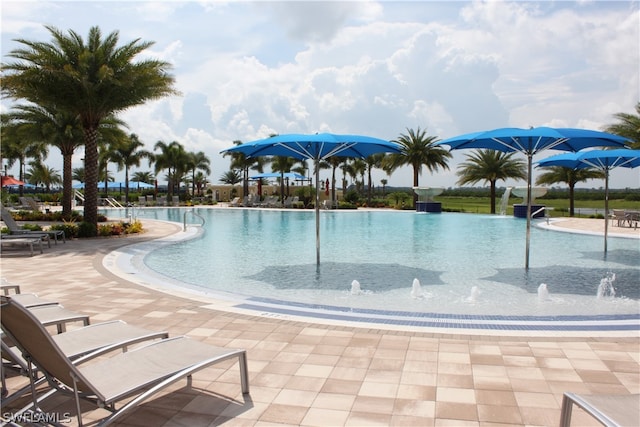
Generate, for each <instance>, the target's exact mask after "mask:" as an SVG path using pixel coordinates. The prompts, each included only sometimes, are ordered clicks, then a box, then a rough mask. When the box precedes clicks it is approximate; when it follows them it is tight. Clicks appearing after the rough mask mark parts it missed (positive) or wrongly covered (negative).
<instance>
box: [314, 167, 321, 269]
mask: <svg viewBox="0 0 640 427" xmlns="http://www.w3.org/2000/svg"><path fill="white" fill-rule="evenodd" d="M314 169H315V171H314V172H315V173H316V202H315V209H316V268H320V193H319V191H320V190H319V189H320V178H319V175H320V159H318V158H317V157H316V158H315V161H314Z"/></svg>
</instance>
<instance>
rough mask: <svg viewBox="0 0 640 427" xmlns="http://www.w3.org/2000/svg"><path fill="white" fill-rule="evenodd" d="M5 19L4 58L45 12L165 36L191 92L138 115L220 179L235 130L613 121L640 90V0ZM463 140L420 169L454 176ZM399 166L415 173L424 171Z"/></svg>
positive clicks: (51, 9) (279, 6) (292, 5)
mask: <svg viewBox="0 0 640 427" xmlns="http://www.w3.org/2000/svg"><path fill="white" fill-rule="evenodd" d="M1 19H2V22H1V24H2V25H1V28H2V53H3V56H4V57H3V61H4V60H6V54H7V52H8V51H9V50H10V49H13V48H15V47H16V45H15V44H14V43H13V42H12V41H11V40H12V39H15V38H17V37H25V38H27V39H34V40H49V35H48V33H47V32H46V30H44V28H43V27H42V25H43V24H45V23H46V24H52V25H54V26H56V27H57V28H60V29H62V30H65V31H66V30H67V29H73V30H75V31H77V32H78V33H79V34H81V35H84V34H86V33H87V31H88V29H89V27H90V26H93V25H98V26H100V28H102V29H103V32H104V34H107V33H109V32H111V31H114V30H118V31H119V32H120V41H121V43H124V42H128V41H131V40H133V39H135V38H140V39H141V40H145V41H146V40H152V41H155V42H156V43H155V44H154V45H153V46H152V47H151V48H150V49H148V51H147V52H145V53H144V57H145V58H146V57H154V58H158V59H162V60H165V61H168V62H170V63H171V64H173V66H174V69H173V73H174V75H175V77H176V88H177V89H178V90H179V91H180V92H181V93H182V96H181V97H172V98H170V99H164V100H158V101H154V102H151V103H148V104H146V105H144V106H140V107H136V108H134V109H132V110H130V111H127V112H126V113H125V114H123V118H124V120H125V121H127V122H128V123H129V124H130V126H131V129H130V130H131V131H132V132H135V133H137V134H138V135H139V136H140V137H141V140H142V141H144V142H145V143H146V144H147V145H148V147H147V148H149V149H152V148H153V144H155V142H156V141H158V140H162V141H165V142H167V141H173V140H176V141H179V142H181V143H183V144H185V145H186V146H188V147H191V148H189V149H191V150H198V151H205V153H207V155H209V156H210V157H211V159H212V164H213V173H212V180H213V181H216V180H217V177H219V176H220V175H221V174H222V172H223V171H224V170H226V169H228V165H229V160H228V158H223V157H222V156H221V155H220V154H219V151H220V150H221V149H223V148H227V147H229V146H230V145H231V144H232V141H234V140H242V141H249V140H251V139H255V138H262V137H266V136H268V135H270V134H273V133H287V132H318V131H332V132H341V133H365V134H370V135H373V136H377V137H381V138H385V139H395V138H397V137H398V135H399V134H400V133H404V132H405V131H406V128H414V129H415V128H417V127H420V128H421V129H424V128H426V129H427V130H428V133H429V134H430V135H437V136H439V137H440V138H447V137H450V136H454V135H456V134H459V133H465V132H471V131H477V130H483V129H489V128H495V127H502V126H522V127H526V126H530V125H533V126H536V125H553V126H566V127H569V126H580V127H588V128H595V129H598V128H601V127H602V125H604V124H607V123H610V122H611V121H612V115H613V114H615V113H618V112H633V108H634V106H635V104H636V103H637V102H638V99H640V83H639V82H640V77H639V71H638V68H639V67H638V64H640V48H639V46H638V45H639V42H638V40H639V39H640V28H639V27H640V25H639V24H638V22H639V21H640V15H639V12H638V3H637V2H629V3H623V2H580V3H569V2H543V1H540V2H494V1H477V2H442V3H439V2H373V1H357V2H334V1H328V2H288V1H281V2H278V1H276V2H219V1H213V2H195V1H183V2H144V1H143V2H127V1H122V2H91V1H84V2H46V1H38V2H22V1H9V2H6V1H3V3H2V17H1ZM1 107H2V111H4V110H5V109H6V108H7V102H6V101H5V100H3V102H2V106H1ZM464 154H465V153H464V152H462V153H455V156H454V162H452V164H451V171H448V172H447V171H441V172H438V173H435V174H428V173H427V172H423V175H422V176H421V182H425V183H427V184H426V185H432V186H444V187H449V186H453V185H455V182H456V180H457V177H456V176H455V170H456V164H457V162H459V161H460V160H463V159H464ZM50 157H51V158H52V159H53V157H54V155H53V154H52V155H51V156H50ZM375 176H376V178H375V179H376V180H377V182H379V180H380V179H382V178H385V176H384V174H383V173H382V172H376V174H375ZM387 178H388V177H387ZM388 179H389V182H390V184H392V185H411V171H410V170H409V169H408V168H404V169H401V170H399V171H398V172H396V173H394V175H393V176H392V177H390V178H388ZM612 179H613V181H612V185H616V182H615V180H616V178H615V177H612ZM636 181H637V179H636ZM626 182H628V181H626ZM620 185H624V184H620ZM628 185H636V186H637V183H635V184H628Z"/></svg>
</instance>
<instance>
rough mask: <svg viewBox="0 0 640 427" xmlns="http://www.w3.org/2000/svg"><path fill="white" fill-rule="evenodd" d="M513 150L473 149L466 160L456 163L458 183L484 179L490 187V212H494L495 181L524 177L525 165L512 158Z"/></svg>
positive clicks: (475, 181)
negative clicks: (507, 151) (506, 151)
mask: <svg viewBox="0 0 640 427" xmlns="http://www.w3.org/2000/svg"><path fill="white" fill-rule="evenodd" d="M514 154H515V152H512V153H503V152H501V151H497V150H475V151H474V152H472V153H471V154H467V155H466V157H467V161H465V162H463V163H460V165H458V172H457V173H456V174H457V175H458V176H459V177H460V179H459V180H458V184H459V185H464V184H475V183H477V182H481V181H486V182H488V183H489V185H490V187H491V213H492V214H494V213H496V182H497V181H498V180H505V179H507V178H515V179H526V178H527V166H526V164H525V162H524V161H523V160H518V159H514V158H513V156H514Z"/></svg>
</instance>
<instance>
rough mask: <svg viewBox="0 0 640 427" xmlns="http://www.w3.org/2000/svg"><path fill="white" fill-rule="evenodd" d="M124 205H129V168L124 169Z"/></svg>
mask: <svg viewBox="0 0 640 427" xmlns="http://www.w3.org/2000/svg"><path fill="white" fill-rule="evenodd" d="M124 203H125V205H127V206H128V205H129V166H125V167H124Z"/></svg>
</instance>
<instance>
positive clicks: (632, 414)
mask: <svg viewBox="0 0 640 427" xmlns="http://www.w3.org/2000/svg"><path fill="white" fill-rule="evenodd" d="M573 405H577V406H579V407H581V408H582V409H584V410H585V411H586V412H587V413H588V414H589V415H591V416H592V417H593V418H595V419H596V420H598V422H600V423H601V424H602V425H604V426H629V427H637V426H640V394H630V395H610V394H609V395H591V396H589V395H577V394H575V393H568V392H567V393H565V394H564V396H563V397H562V411H561V412H560V427H569V426H570V425H571V414H572V411H573Z"/></svg>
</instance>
